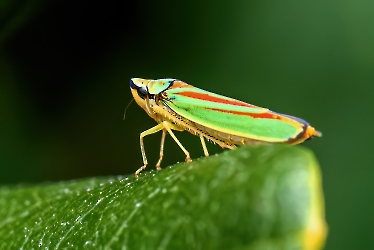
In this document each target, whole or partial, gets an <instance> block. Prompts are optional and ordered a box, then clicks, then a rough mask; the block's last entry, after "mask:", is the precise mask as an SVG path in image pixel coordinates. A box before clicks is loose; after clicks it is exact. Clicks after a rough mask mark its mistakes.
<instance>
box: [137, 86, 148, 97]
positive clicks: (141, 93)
mask: <svg viewBox="0 0 374 250" xmlns="http://www.w3.org/2000/svg"><path fill="white" fill-rule="evenodd" d="M147 94H148V91H147V90H146V89H145V88H138V95H139V96H140V97H141V98H143V99H144V98H145V97H146V96H147Z"/></svg>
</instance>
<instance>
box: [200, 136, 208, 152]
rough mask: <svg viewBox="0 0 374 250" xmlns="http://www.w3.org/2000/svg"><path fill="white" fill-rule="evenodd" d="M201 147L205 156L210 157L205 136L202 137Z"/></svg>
mask: <svg viewBox="0 0 374 250" xmlns="http://www.w3.org/2000/svg"><path fill="white" fill-rule="evenodd" d="M200 141H201V146H203V150H204V154H205V156H209V152H208V149H207V148H206V144H205V140H204V136H202V135H200Z"/></svg>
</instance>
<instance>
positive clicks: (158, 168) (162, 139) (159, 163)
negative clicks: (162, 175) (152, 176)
mask: <svg viewBox="0 0 374 250" xmlns="http://www.w3.org/2000/svg"><path fill="white" fill-rule="evenodd" d="M166 132H167V130H165V129H164V130H162V137H161V146H160V158H159V159H158V162H157V164H156V169H157V170H161V167H160V165H161V161H162V157H163V156H164V144H165V136H166Z"/></svg>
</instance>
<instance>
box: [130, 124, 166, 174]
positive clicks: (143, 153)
mask: <svg viewBox="0 0 374 250" xmlns="http://www.w3.org/2000/svg"><path fill="white" fill-rule="evenodd" d="M162 129H164V125H163V124H162V123H160V124H158V125H156V126H154V127H152V128H150V129H148V130H146V131H143V132H142V133H140V151H141V152H142V157H143V166H142V167H141V168H139V169H138V170H136V172H135V178H138V176H139V173H140V172H141V171H143V170H144V169H145V168H146V167H147V165H148V161H147V157H146V156H145V150H144V143H143V137H144V136H146V135H151V134H154V133H156V132H158V131H160V130H162Z"/></svg>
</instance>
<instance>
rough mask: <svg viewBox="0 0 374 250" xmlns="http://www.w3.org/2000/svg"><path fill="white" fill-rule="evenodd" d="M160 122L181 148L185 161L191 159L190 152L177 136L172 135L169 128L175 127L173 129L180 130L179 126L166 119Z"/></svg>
mask: <svg viewBox="0 0 374 250" xmlns="http://www.w3.org/2000/svg"><path fill="white" fill-rule="evenodd" d="M162 124H163V125H164V127H165V129H166V130H167V131H168V132H169V134H170V136H171V137H173V139H174V141H175V142H176V143H177V144H178V146H179V147H180V148H181V149H182V151H183V152H184V154H185V155H186V162H190V161H192V160H191V157H190V153H189V152H188V151H187V150H186V149H185V148H184V147H183V146H182V143H180V141H179V140H178V138H177V137H176V136H175V135H174V133H173V131H171V129H174V128H175V130H180V128H179V127H177V126H175V125H174V124H172V123H170V122H167V121H163V122H162Z"/></svg>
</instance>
